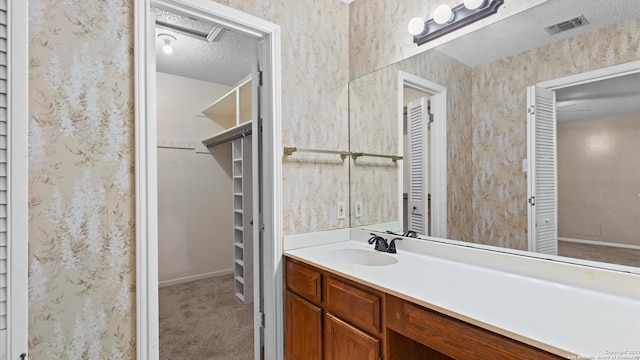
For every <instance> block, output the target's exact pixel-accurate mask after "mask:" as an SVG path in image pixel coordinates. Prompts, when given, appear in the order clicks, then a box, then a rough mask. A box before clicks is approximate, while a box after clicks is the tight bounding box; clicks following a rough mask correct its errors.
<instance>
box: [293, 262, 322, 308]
mask: <svg viewBox="0 0 640 360" xmlns="http://www.w3.org/2000/svg"><path fill="white" fill-rule="evenodd" d="M286 277H287V281H286V282H287V288H288V289H289V290H291V291H293V292H294V293H296V294H298V295H300V296H302V297H303V298H305V299H307V300H309V301H311V302H312V303H315V304H320V302H321V301H322V274H321V273H320V272H318V271H316V270H313V269H311V268H309V267H307V266H304V265H301V264H298V263H296V262H294V261H292V260H287V270H286Z"/></svg>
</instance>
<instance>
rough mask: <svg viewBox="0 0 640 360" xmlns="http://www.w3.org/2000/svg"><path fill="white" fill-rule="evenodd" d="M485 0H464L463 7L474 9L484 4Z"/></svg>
mask: <svg viewBox="0 0 640 360" xmlns="http://www.w3.org/2000/svg"><path fill="white" fill-rule="evenodd" d="M485 2H486V1H485V0H464V7H466V8H467V9H469V10H475V9H477V8H479V7H481V6H482V5H484V3H485Z"/></svg>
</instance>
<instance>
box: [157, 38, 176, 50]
mask: <svg viewBox="0 0 640 360" xmlns="http://www.w3.org/2000/svg"><path fill="white" fill-rule="evenodd" d="M158 38H160V40H162V41H164V45H162V52H163V53H165V54H167V55H171V54H173V46H171V42H172V41H176V40H177V39H176V37H175V36H173V35H171V34H167V33H161V34H158Z"/></svg>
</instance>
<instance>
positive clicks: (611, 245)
mask: <svg viewBox="0 0 640 360" xmlns="http://www.w3.org/2000/svg"><path fill="white" fill-rule="evenodd" d="M558 241H566V242H572V243H580V244H588V245H598V246H609V247H616V248H623V249H632V250H640V246H638V245H629V244H620V243H611V242H606V241H596V240H584V239H574V238H568V237H560V236H559V237H558Z"/></svg>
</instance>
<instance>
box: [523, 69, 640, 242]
mask: <svg viewBox="0 0 640 360" xmlns="http://www.w3.org/2000/svg"><path fill="white" fill-rule="evenodd" d="M639 72H640V61H632V62H628V63H624V64H619V65H612V66H608V67H605V68H600V69H596V70H592V71H586V72H583V73H580V74H573V75H568V76H563V77H560V78H557V79H552V80H547V81H542V82H539V83H537V84H535V86H538V87H541V88H543V89H547V90H552V91H555V90H558V89H564V88H567V87H571V86H575V85H580V84H586V83H590V82H594V81H599V80H606V79H610V78H614V77H618V76H624V75H629V74H635V73H639ZM557 126H558V125H557V123H556V127H557ZM529 130H530V129H529V126H527V139H528V138H529ZM531 151H532V149H531V147H530V145H527V166H528V169H527V225H528V227H530V226H531V224H532V221H533V219H532V215H533V214H532V213H533V212H532V211H531V206H532V205H531V204H530V203H529V202H528V199H529V198H531V189H532V186H534V185H533V184H535V178H533V177H532V176H530V175H531V172H530V171H529V169H530V168H531V166H532V164H531V162H530V159H531V154H530V152H531ZM557 156H558V155H557V154H556V158H557ZM556 206H557V205H556ZM556 212H557V209H556ZM556 226H557V224H556ZM556 237H557V234H556ZM556 241H557V240H556ZM534 245H535V239H534V238H533V234H532V232H531V231H529V230H528V231H527V247H528V249H529V251H532V248H533V246H534Z"/></svg>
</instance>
